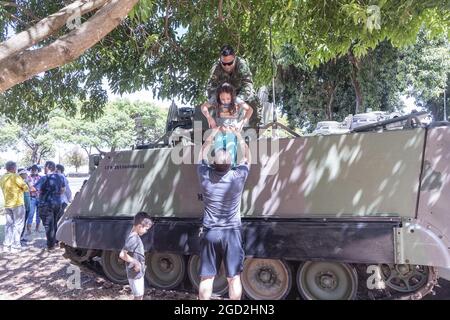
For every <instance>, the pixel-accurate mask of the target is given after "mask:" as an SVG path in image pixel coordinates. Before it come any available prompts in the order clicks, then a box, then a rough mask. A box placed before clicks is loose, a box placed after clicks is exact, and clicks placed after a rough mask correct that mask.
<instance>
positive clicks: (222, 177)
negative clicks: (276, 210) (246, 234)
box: [197, 129, 250, 300]
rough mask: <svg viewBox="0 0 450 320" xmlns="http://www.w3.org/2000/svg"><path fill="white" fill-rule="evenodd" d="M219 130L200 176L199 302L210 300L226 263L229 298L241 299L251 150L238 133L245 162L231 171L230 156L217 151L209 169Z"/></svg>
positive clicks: (204, 149)
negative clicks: (242, 209)
mask: <svg viewBox="0 0 450 320" xmlns="http://www.w3.org/2000/svg"><path fill="white" fill-rule="evenodd" d="M216 133H217V129H215V130H213V134H211V135H210V137H208V139H206V141H205V143H204V145H203V147H202V152H201V163H200V164H199V165H198V169H197V174H198V177H199V182H200V188H201V191H202V194H203V202H204V210H203V236H202V238H201V242H200V246H201V249H200V285H199V299H201V300H208V299H210V298H211V294H212V289H213V282H214V277H215V276H216V275H217V272H218V268H219V266H220V265H221V262H222V260H223V263H224V266H225V269H226V276H227V280H228V288H229V297H230V299H232V300H239V299H240V298H241V295H242V284H241V278H240V274H241V272H242V269H243V261H244V256H245V254H244V250H243V248H242V236H241V216H240V206H241V198H242V191H243V190H244V185H245V181H246V180H247V177H248V174H249V170H250V161H249V156H250V154H249V152H248V147H247V145H246V144H245V141H244V139H243V138H242V136H241V134H240V133H239V132H237V131H235V134H236V137H237V139H238V144H239V146H240V148H241V151H242V154H243V159H242V161H241V163H240V164H239V165H238V166H236V167H235V168H234V169H231V156H230V154H229V153H228V152H227V151H226V150H225V149H217V150H215V156H214V164H213V166H212V167H210V166H208V153H209V151H210V149H211V145H212V141H213V139H214V136H215V134H216Z"/></svg>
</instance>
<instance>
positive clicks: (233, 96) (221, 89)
mask: <svg viewBox="0 0 450 320" xmlns="http://www.w3.org/2000/svg"><path fill="white" fill-rule="evenodd" d="M221 93H229V94H230V95H231V102H230V113H231V114H234V113H235V112H236V89H234V87H233V86H232V85H231V84H229V83H226V82H225V83H224V84H222V85H221V86H220V87H219V88H217V91H216V100H217V117H220V109H219V107H220V105H221V104H222V102H220V94H221Z"/></svg>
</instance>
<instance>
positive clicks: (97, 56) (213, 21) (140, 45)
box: [0, 0, 450, 121]
mask: <svg viewBox="0 0 450 320" xmlns="http://www.w3.org/2000/svg"><path fill="white" fill-rule="evenodd" d="M100 2H103V3H102V4H100ZM115 2H117V1H113V0H110V1H106V0H105V1H98V0H97V1H95V0H85V1H75V2H74V3H78V4H79V5H81V3H83V4H82V5H83V6H84V8H89V9H85V10H84V11H82V14H81V18H80V21H81V22H82V26H83V27H82V28H78V29H76V30H81V29H82V30H84V31H85V32H86V33H89V31H90V32H91V33H95V32H96V30H100V31H101V34H100V35H99V37H101V39H98V40H99V41H98V43H97V44H96V45H94V44H92V42H91V44H92V47H91V48H90V49H89V50H86V51H83V52H84V54H83V55H81V56H79V55H74V59H72V60H74V61H73V62H71V63H68V64H65V65H63V66H62V67H59V68H57V69H51V68H42V70H40V71H39V70H37V69H36V70H35V71H36V72H37V73H36V74H38V75H37V76H34V77H33V78H32V79H31V80H28V81H26V82H23V83H21V84H18V85H16V86H14V87H11V88H10V89H9V90H6V91H5V92H4V93H3V94H1V96H0V103H1V107H0V108H1V109H0V112H1V113H6V114H8V116H10V117H15V118H17V119H23V120H24V121H36V120H45V119H46V117H48V112H49V111H50V110H53V109H54V108H57V107H58V108H62V109H63V110H65V111H67V112H69V113H71V114H74V113H75V110H76V108H75V105H74V102H73V101H74V100H73V99H71V97H76V98H77V99H78V100H79V101H82V106H83V108H82V115H83V116H84V117H96V116H98V115H99V114H101V111H102V108H103V107H104V106H105V104H106V101H107V97H106V92H105V90H104V89H105V88H103V86H102V82H103V79H105V80H106V82H107V83H108V85H109V87H110V88H111V89H112V90H113V92H114V93H125V92H133V91H137V90H141V89H145V88H146V89H149V88H151V89H152V90H154V93H155V96H157V97H160V98H173V97H178V98H179V99H182V100H184V101H189V102H191V103H198V102H201V101H203V100H204V99H205V96H204V85H205V83H206V80H207V77H208V75H209V69H210V66H211V65H212V63H213V62H214V61H215V60H216V59H217V58H218V49H219V48H220V46H221V45H223V44H224V43H230V44H231V45H233V46H234V47H235V48H236V49H237V52H238V54H239V55H241V56H243V57H245V58H247V59H248V60H249V62H250V65H251V68H252V72H253V74H254V79H255V82H256V86H257V87H259V86H262V85H265V84H267V83H269V79H270V77H271V74H272V59H271V56H270V50H269V32H270V31H272V38H273V48H274V50H273V51H274V54H275V56H276V57H278V56H280V54H281V53H282V50H283V47H284V46H285V45H289V46H291V47H293V48H294V49H295V50H296V51H297V52H298V53H299V55H301V56H302V57H303V59H304V63H305V64H306V65H308V66H320V65H321V64H325V63H327V62H329V61H331V60H332V59H340V58H343V57H346V56H347V57H351V58H352V59H351V62H352V65H351V67H352V68H354V69H355V70H354V74H355V76H354V77H353V79H352V80H353V87H354V88H357V87H358V84H357V83H356V82H355V79H356V70H357V69H358V68H359V64H360V61H361V59H363V57H364V56H365V55H367V54H368V53H369V52H370V50H373V49H375V48H376V47H377V46H378V45H379V44H380V43H381V42H383V41H386V42H389V43H390V44H391V45H392V46H393V47H403V46H406V45H408V44H412V43H414V42H415V41H416V36H417V34H418V32H419V30H420V29H421V28H426V29H427V30H429V31H430V33H431V34H432V35H442V34H445V36H446V37H448V32H449V23H450V10H449V7H448V3H447V2H446V1H437V0H430V1H406V0H405V1H394V0H392V1H388V0H378V1H373V0H358V1H357V0H346V1H337V0H332V1H302V0H270V1H255V0H242V1H225V0H217V1H210V0H196V1H185V0H181V1H176V2H175V1H170V0H169V1H167V0H164V1H162V0H141V1H139V2H138V1H137V0H136V1H121V3H125V2H127V3H128V4H129V5H130V6H131V5H132V4H134V3H136V2H138V5H137V6H135V7H134V8H133V9H132V10H131V8H129V7H127V8H126V10H128V11H127V12H129V15H128V17H127V18H126V19H124V20H123V21H122V22H120V24H119V22H118V27H117V28H115V29H114V30H113V28H110V27H111V25H108V26H109V27H108V28H107V27H106V26H105V25H103V24H98V23H97V24H86V23H89V21H91V22H92V20H91V19H94V18H95V17H96V16H97V15H98V14H99V12H100V11H101V10H104V9H105V7H106V6H108V5H109V6H112V5H114V3H115ZM7 3H8V2H7ZM9 3H11V2H9ZM14 3H15V4H17V5H16V6H13V5H5V1H2V2H1V4H2V6H0V8H1V9H0V10H2V11H1V12H0V14H1V16H0V17H1V18H0V25H1V26H2V27H3V28H2V29H1V30H2V32H1V34H0V37H1V38H0V39H1V40H6V39H7V38H8V37H9V36H11V33H17V32H20V31H22V30H27V28H28V27H29V26H30V25H33V24H34V23H36V21H39V19H42V18H45V17H46V16H48V15H50V14H52V13H54V12H56V11H57V10H59V9H62V8H63V7H64V5H66V2H65V1H48V0H44V1H16V2H14ZM95 10H97V11H95ZM126 10H122V11H121V12H122V14H123V12H125V11H126ZM30 12H32V13H33V15H32V14H30ZM94 12H95V13H94ZM33 16H34V17H33ZM14 17H16V18H14ZM270 22H271V23H270ZM270 25H271V26H272V28H271V29H270ZM64 28H66V27H62V29H59V30H60V31H59V33H58V32H56V33H52V34H50V35H48V37H46V38H45V39H43V40H42V44H39V45H34V47H36V50H40V48H42V49H43V48H46V46H45V45H47V44H48V45H47V47H49V48H52V47H51V45H52V44H53V43H55V41H58V39H60V38H59V37H60V36H61V34H65V33H64V31H67V30H65V29H64ZM83 28H84V29H83ZM76 30H73V31H70V32H69V33H68V35H70V34H71V33H72V32H74V31H76ZM110 30H113V31H111V32H110ZM78 32H81V31H78ZM63 37H64V35H63ZM66 45H67V48H71V46H76V44H73V43H72V44H71V43H66ZM0 46H1V45H0ZM34 47H33V48H34ZM29 48H31V47H28V48H27V49H28V50H25V51H26V52H25V51H23V50H22V52H24V53H27V54H28V51H29V50H30V49H29ZM81 49H83V50H84V49H86V48H84V47H83V48H81ZM55 50H57V49H55ZM31 51H33V50H31ZM50 52H51V53H53V52H52V51H49V53H50ZM77 52H79V51H77ZM79 53H80V52H79ZM80 54H81V53H80ZM15 55H17V53H14V54H13V55H12V56H15ZM12 56H8V57H7V58H6V59H4V60H0V69H2V68H4V67H5V66H6V64H5V63H6V62H5V61H6V60H8V59H12ZM78 56H79V57H78ZM0 57H1V56H0ZM76 57H78V58H76ZM41 58H42V57H37V56H33V59H35V60H34V61H35V62H36V64H37V65H39V63H40V61H41ZM75 58H76V59H75ZM0 59H1V58H0ZM37 62H39V63H37ZM50 67H52V66H51V65H50ZM38 71H39V72H38ZM42 72H43V73H42ZM358 77H359V75H358ZM360 97H361V95H360V94H356V96H355V99H356V102H357V110H358V107H362V105H363V104H364V101H362V100H361V101H359V99H360Z"/></svg>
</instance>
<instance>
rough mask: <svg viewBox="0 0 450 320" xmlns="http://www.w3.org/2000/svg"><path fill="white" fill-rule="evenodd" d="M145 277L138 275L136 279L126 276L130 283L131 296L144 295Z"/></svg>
mask: <svg viewBox="0 0 450 320" xmlns="http://www.w3.org/2000/svg"><path fill="white" fill-rule="evenodd" d="M144 278H145V277H140V278H138V279H130V278H128V283H129V284H130V288H131V292H133V296H135V297H142V296H143V295H144V289H145V283H144Z"/></svg>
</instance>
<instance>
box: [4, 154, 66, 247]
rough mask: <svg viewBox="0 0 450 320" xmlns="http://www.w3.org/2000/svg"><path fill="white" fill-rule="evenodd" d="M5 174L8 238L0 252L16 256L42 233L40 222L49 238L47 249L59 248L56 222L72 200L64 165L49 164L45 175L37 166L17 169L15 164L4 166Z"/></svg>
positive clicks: (48, 162) (50, 162)
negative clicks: (33, 226)
mask: <svg viewBox="0 0 450 320" xmlns="http://www.w3.org/2000/svg"><path fill="white" fill-rule="evenodd" d="M5 169H6V173H5V174H4V175H3V176H2V177H1V179H0V188H1V189H2V192H3V197H4V201H5V204H4V207H5V208H4V210H5V215H6V225H5V239H4V241H3V246H2V248H1V250H2V251H3V252H10V253H17V252H20V251H21V250H22V248H24V247H26V246H27V245H28V243H29V242H30V240H31V235H32V232H33V230H32V225H33V221H35V229H34V232H39V231H40V226H41V222H42V225H43V227H44V229H45V234H46V238H47V249H48V250H53V249H55V248H56V246H57V240H56V231H57V222H58V220H59V219H60V218H61V216H62V215H63V213H64V210H65V209H66V207H67V205H68V204H69V203H70V202H71V200H72V192H71V190H70V187H69V182H68V180H67V178H66V176H65V175H64V166H63V165H61V164H55V163H54V162H53V161H47V162H46V163H45V166H44V175H41V174H40V172H41V168H40V167H39V166H38V165H36V164H34V165H32V166H31V167H29V168H18V167H17V164H16V163H15V162H14V161H8V162H7V163H6V165H5Z"/></svg>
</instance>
